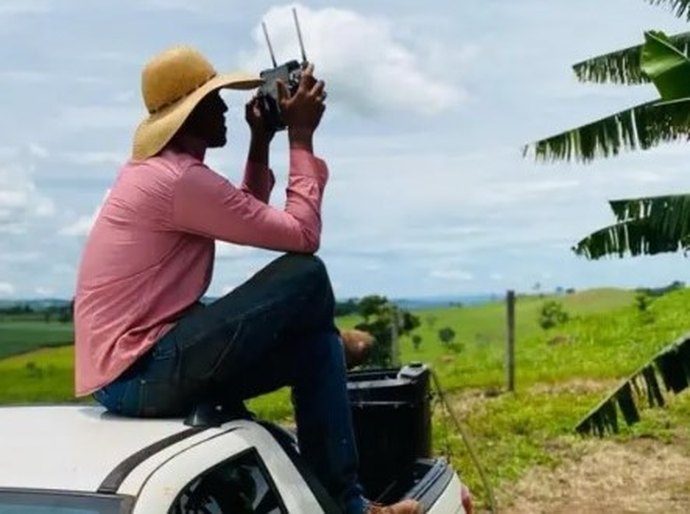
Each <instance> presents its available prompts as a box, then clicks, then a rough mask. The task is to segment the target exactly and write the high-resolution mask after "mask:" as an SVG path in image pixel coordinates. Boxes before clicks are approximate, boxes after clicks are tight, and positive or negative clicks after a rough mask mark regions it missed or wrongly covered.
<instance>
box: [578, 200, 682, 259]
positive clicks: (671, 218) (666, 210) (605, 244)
mask: <svg viewBox="0 0 690 514" xmlns="http://www.w3.org/2000/svg"><path fill="white" fill-rule="evenodd" d="M609 204H610V206H611V209H612V211H613V213H614V215H615V216H616V220H617V223H616V224H614V225H611V226H608V227H604V228H602V229H599V230H597V231H595V232H593V233H592V234H590V235H588V236H587V237H585V238H583V239H582V240H581V241H579V242H578V243H577V244H576V245H575V246H574V247H573V251H574V252H575V253H576V254H577V255H581V256H584V257H586V258H588V259H593V260H596V259H600V258H602V257H607V256H614V255H617V256H618V257H625V256H627V255H630V256H638V255H655V254H659V253H672V252H677V251H680V250H688V248H690V195H668V196H655V197H646V198H633V199H622V200H612V201H611V202H609Z"/></svg>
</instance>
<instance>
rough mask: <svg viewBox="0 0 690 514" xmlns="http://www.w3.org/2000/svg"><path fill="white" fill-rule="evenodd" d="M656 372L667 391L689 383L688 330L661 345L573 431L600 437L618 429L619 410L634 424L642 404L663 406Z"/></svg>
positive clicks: (628, 423)
mask: <svg viewBox="0 0 690 514" xmlns="http://www.w3.org/2000/svg"><path fill="white" fill-rule="evenodd" d="M659 375H661V377H662V380H663V382H664V384H665V386H666V391H667V394H675V395H677V394H680V393H681V392H683V391H684V390H685V389H687V388H688V387H689V386H690V334H686V335H684V336H683V337H681V338H680V339H678V340H677V341H675V342H673V343H672V344H670V345H668V346H667V347H665V348H664V349H662V350H661V351H660V352H659V353H658V354H656V355H654V356H653V357H652V358H651V359H649V361H647V362H646V363H645V364H644V365H642V366H641V367H640V368H639V369H638V370H637V371H635V372H634V373H633V374H632V375H630V376H629V377H628V378H627V379H625V380H624V381H623V382H622V383H621V384H620V385H619V386H618V387H617V388H616V389H615V390H614V391H613V392H612V393H610V394H608V395H606V396H605V397H604V398H603V399H602V400H601V401H600V402H599V403H598V404H597V406H596V407H594V408H593V409H592V410H591V411H589V412H588V413H587V414H586V415H585V416H584V417H583V418H582V419H581V420H580V421H579V422H578V423H577V425H576V426H575V431H576V432H578V433H579V434H581V435H583V436H585V435H597V436H599V437H603V436H605V435H606V434H607V433H616V432H618V431H619V428H620V423H619V418H618V413H619V411H620V413H621V414H622V416H623V421H624V422H625V423H626V424H627V425H633V424H635V423H637V422H639V421H640V419H641V412H642V411H643V409H644V408H655V407H664V406H665V405H666V403H667V402H668V399H666V398H665V397H664V394H663V392H662V390H661V387H660V386H659V378H658V376H659ZM645 400H646V402H645ZM645 403H646V404H647V405H645Z"/></svg>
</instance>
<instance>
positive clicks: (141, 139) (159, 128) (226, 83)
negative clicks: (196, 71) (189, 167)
mask: <svg viewBox="0 0 690 514" xmlns="http://www.w3.org/2000/svg"><path fill="white" fill-rule="evenodd" d="M263 82H264V81H263V80H262V79H260V78H258V77H257V76H256V75H251V74H248V73H226V74H222V75H216V76H215V77H214V78H212V79H211V80H209V81H208V82H206V83H205V84H204V85H203V86H201V87H199V88H198V89H196V90H195V91H193V92H192V93H191V94H189V95H187V96H186V97H184V98H183V99H181V100H179V101H178V102H175V103H174V104H171V105H169V106H168V107H166V108H164V109H162V110H161V111H158V112H156V113H154V114H151V115H149V116H148V117H147V118H146V119H145V120H144V121H142V122H141V123H140V124H139V126H138V127H137V129H136V132H135V133H134V143H133V148H132V158H133V159H135V160H143V159H146V158H148V157H152V156H154V155H156V154H157V153H158V152H160V151H161V150H162V149H163V147H164V146H165V145H166V144H168V142H169V141H170V140H171V139H172V137H173V136H174V135H175V133H176V132H177V131H178V130H179V129H180V127H181V126H182V124H183V123H184V122H185V120H186V119H187V117H188V116H189V115H190V114H191V112H192V111H193V110H194V108H195V107H196V106H197V104H198V103H199V102H200V101H201V100H202V99H203V98H204V97H205V96H206V95H208V94H209V93H211V92H212V91H215V90H217V89H240V90H248V89H254V88H256V87H259V86H260V85H261V84H263Z"/></svg>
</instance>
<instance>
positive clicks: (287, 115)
mask: <svg viewBox="0 0 690 514" xmlns="http://www.w3.org/2000/svg"><path fill="white" fill-rule="evenodd" d="M277 85H278V104H279V106H280V112H281V116H282V117H283V120H284V121H285V124H286V125H287V127H288V135H289V137H290V143H291V144H293V143H294V144H297V145H300V146H305V147H307V148H308V149H311V138H312V136H313V134H314V131H315V130H316V128H317V127H318V126H319V123H320V121H321V117H322V116H323V113H324V111H325V110H326V105H325V104H324V100H325V98H326V92H325V83H324V81H323V80H316V79H315V78H314V65H313V64H311V63H310V64H309V65H308V66H307V68H306V69H305V70H304V72H303V73H302V78H301V79H300V83H299V87H298V88H297V91H296V92H295V94H294V95H292V96H290V92H289V91H288V88H287V86H286V85H285V83H283V82H282V81H278V83H277Z"/></svg>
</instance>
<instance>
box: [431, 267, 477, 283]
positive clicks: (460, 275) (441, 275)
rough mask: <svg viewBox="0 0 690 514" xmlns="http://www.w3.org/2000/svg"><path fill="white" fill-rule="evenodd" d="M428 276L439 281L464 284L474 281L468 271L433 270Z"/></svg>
mask: <svg viewBox="0 0 690 514" xmlns="http://www.w3.org/2000/svg"><path fill="white" fill-rule="evenodd" d="M429 276H430V277H431V278H436V279H439V280H453V281H462V282H466V281H469V280H472V279H474V275H473V274H472V273H470V272H468V271H462V270H442V269H438V270H433V271H432V272H431V273H430V274H429Z"/></svg>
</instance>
